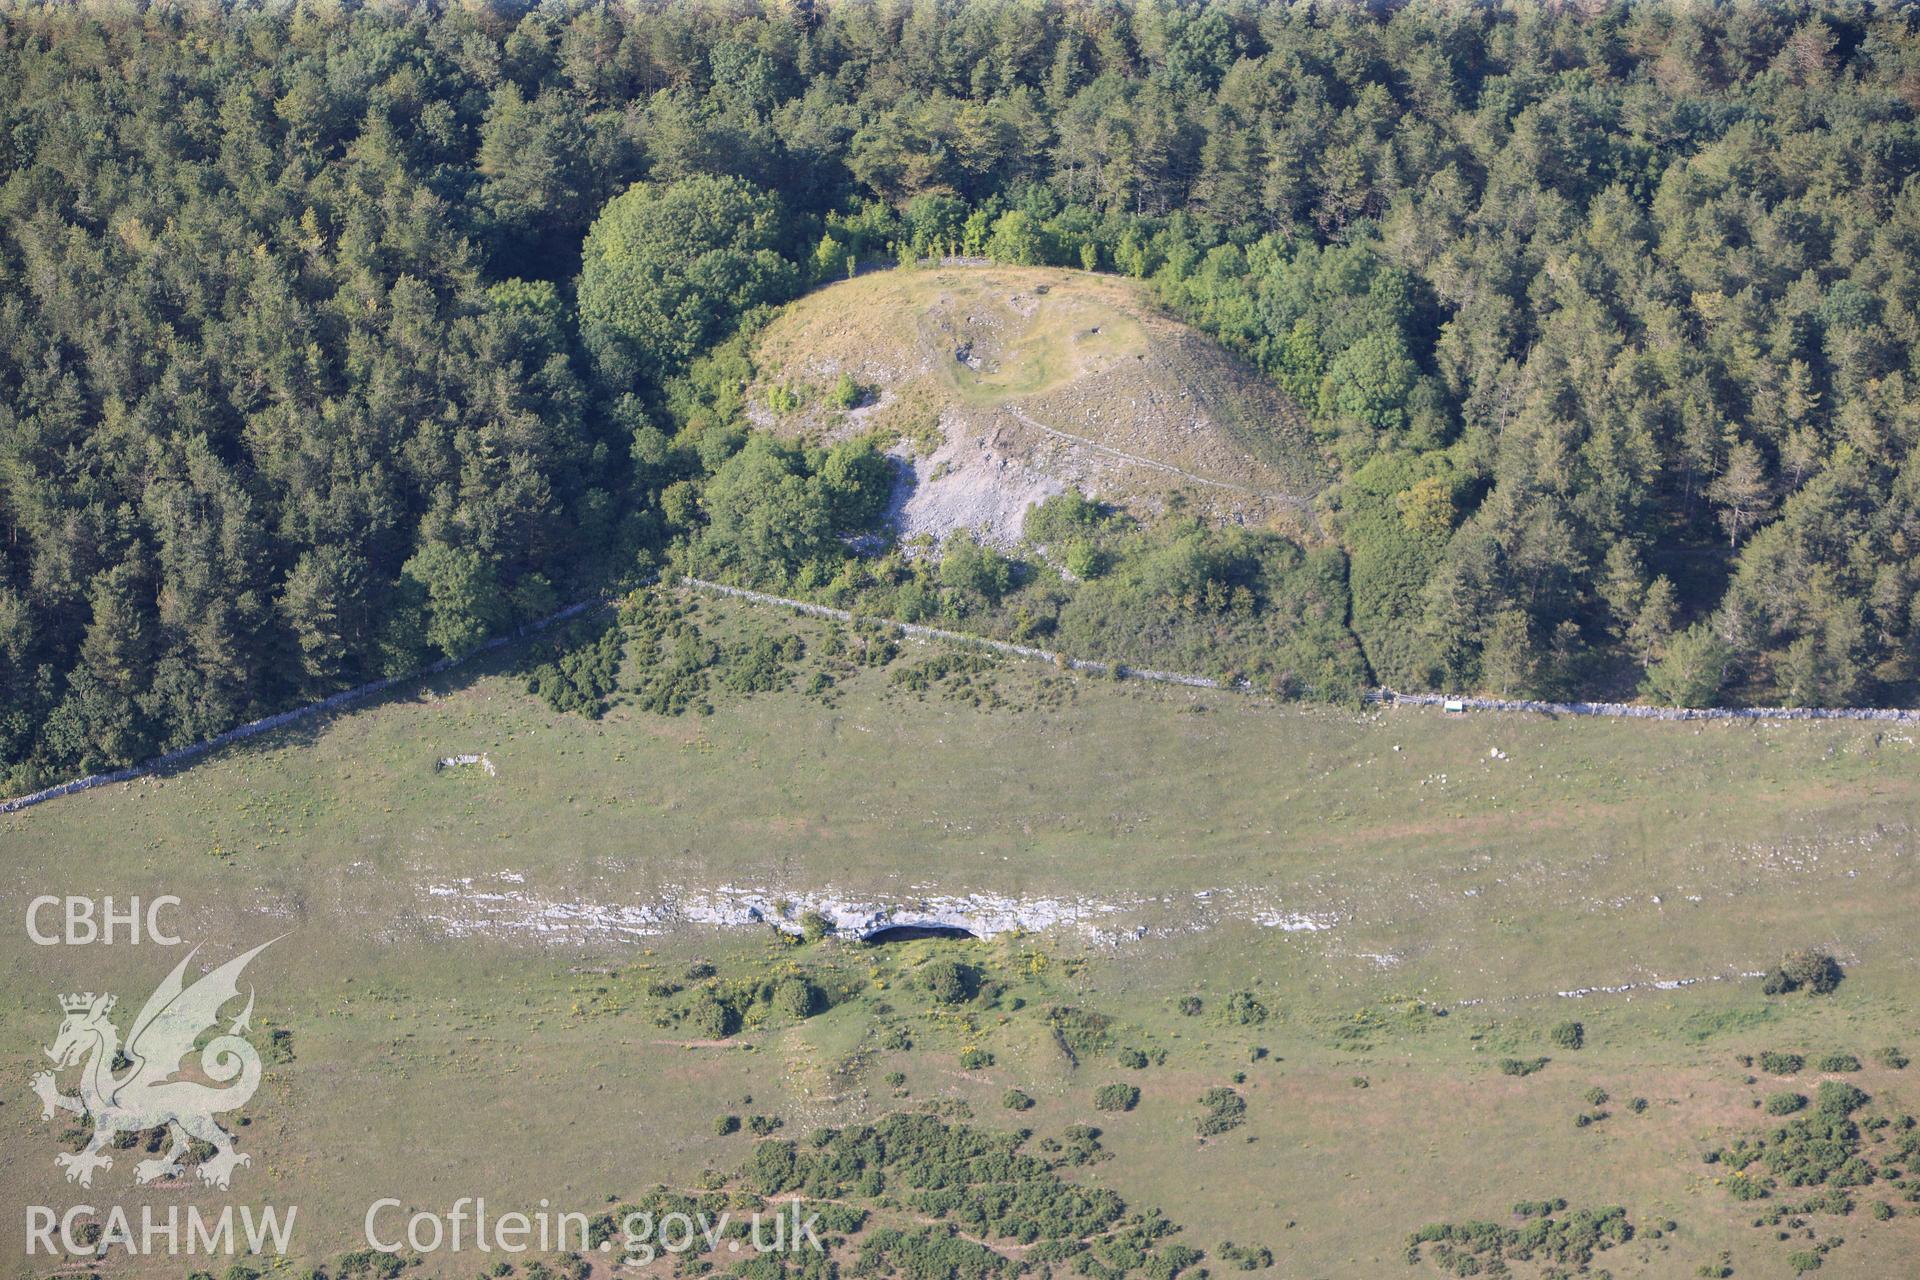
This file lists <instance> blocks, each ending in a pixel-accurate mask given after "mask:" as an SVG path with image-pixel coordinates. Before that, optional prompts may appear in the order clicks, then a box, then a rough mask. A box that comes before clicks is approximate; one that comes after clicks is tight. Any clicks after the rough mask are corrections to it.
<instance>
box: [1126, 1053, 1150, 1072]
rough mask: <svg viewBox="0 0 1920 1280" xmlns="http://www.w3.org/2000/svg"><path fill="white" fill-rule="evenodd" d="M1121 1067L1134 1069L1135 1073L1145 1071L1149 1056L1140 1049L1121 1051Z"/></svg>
mask: <svg viewBox="0 0 1920 1280" xmlns="http://www.w3.org/2000/svg"><path fill="white" fill-rule="evenodd" d="M1120 1065H1121V1066H1123V1067H1132V1068H1133V1069H1134V1070H1135V1071H1140V1070H1143V1069H1145V1067H1146V1065H1147V1055H1146V1054H1144V1053H1142V1052H1141V1051H1140V1050H1138V1049H1122V1050H1121V1051H1120Z"/></svg>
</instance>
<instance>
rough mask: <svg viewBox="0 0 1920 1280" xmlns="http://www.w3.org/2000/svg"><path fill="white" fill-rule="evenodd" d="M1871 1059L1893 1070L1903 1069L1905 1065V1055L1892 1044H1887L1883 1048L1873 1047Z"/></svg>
mask: <svg viewBox="0 0 1920 1280" xmlns="http://www.w3.org/2000/svg"><path fill="white" fill-rule="evenodd" d="M1873 1060H1874V1061H1875V1062H1877V1063H1879V1064H1880V1065H1881V1066H1883V1067H1888V1068H1891V1069H1892V1070H1894V1071H1904V1070H1905V1069H1906V1066H1907V1055H1906V1054H1904V1053H1902V1052H1900V1050H1899V1049H1898V1048H1896V1047H1894V1046H1893V1045H1888V1046H1887V1047H1886V1048H1884V1049H1875V1050H1874V1051H1873Z"/></svg>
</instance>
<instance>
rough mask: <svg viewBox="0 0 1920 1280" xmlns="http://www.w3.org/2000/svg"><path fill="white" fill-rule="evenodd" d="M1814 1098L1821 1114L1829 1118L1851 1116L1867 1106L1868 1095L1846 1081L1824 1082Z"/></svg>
mask: <svg viewBox="0 0 1920 1280" xmlns="http://www.w3.org/2000/svg"><path fill="white" fill-rule="evenodd" d="M1814 1097H1815V1105H1816V1106H1817V1107H1818V1108H1819V1109H1820V1111H1821V1113H1822V1114H1824V1115H1829V1116H1850V1115H1852V1114H1853V1113H1854V1112H1856V1111H1858V1110H1859V1109H1860V1108H1861V1107H1864V1106H1866V1105H1867V1095H1866V1094H1865V1093H1863V1092H1862V1091H1861V1090H1859V1089H1856V1088H1854V1087H1853V1086H1852V1085H1850V1084H1848V1083H1847V1082H1846V1081H1845V1080H1822V1081H1821V1082H1820V1088H1819V1089H1818V1090H1816V1091H1815V1094H1814Z"/></svg>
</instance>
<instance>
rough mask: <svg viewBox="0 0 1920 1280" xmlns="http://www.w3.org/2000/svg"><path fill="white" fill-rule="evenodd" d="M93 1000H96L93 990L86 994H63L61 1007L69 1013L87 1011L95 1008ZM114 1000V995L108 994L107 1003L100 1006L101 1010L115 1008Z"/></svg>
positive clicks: (102, 1011) (105, 1010) (103, 1011)
mask: <svg viewBox="0 0 1920 1280" xmlns="http://www.w3.org/2000/svg"><path fill="white" fill-rule="evenodd" d="M93 1001H94V994H93V992H91V991H89V992H87V993H86V994H85V995H78V996H61V997H60V1007H61V1008H62V1009H64V1010H66V1011H67V1012H68V1013H85V1012H86V1011H87V1010H89V1009H91V1008H93ZM113 1001H114V997H112V996H107V997H106V998H105V1003H103V1004H102V1005H101V1006H100V1012H101V1013H105V1012H107V1011H108V1010H109V1009H111V1008H113Z"/></svg>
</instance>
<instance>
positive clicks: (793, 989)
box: [773, 977, 824, 1018]
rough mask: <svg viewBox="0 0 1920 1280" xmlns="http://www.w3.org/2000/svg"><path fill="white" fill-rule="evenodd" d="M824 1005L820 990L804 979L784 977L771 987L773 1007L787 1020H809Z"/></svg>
mask: <svg viewBox="0 0 1920 1280" xmlns="http://www.w3.org/2000/svg"><path fill="white" fill-rule="evenodd" d="M823 1003H824V1001H823V1000H822V999H821V996H820V988H818V987H816V986H814V985H813V983H811V982H809V981H808V980H807V979H805V978H801V977H786V978H782V979H780V981H779V982H777V983H775V984H774V987H773V1007H774V1008H775V1009H777V1010H779V1011H780V1013H782V1014H784V1015H785V1016H786V1017H789V1018H811V1017H812V1016H813V1015H814V1014H815V1013H818V1012H819V1011H820V1006H821V1005H822V1004H823Z"/></svg>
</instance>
